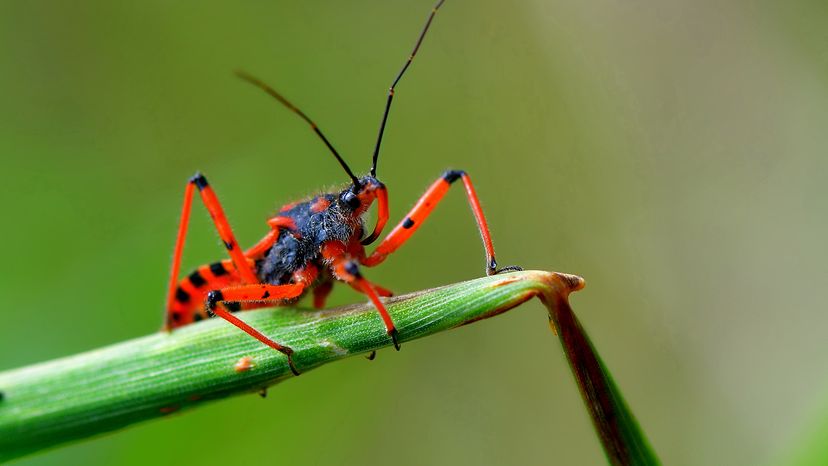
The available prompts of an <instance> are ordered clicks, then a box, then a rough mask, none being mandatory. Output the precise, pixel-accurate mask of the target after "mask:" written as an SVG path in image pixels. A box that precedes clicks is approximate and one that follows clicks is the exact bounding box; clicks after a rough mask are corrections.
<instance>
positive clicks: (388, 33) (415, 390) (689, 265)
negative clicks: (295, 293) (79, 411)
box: [0, 0, 828, 466]
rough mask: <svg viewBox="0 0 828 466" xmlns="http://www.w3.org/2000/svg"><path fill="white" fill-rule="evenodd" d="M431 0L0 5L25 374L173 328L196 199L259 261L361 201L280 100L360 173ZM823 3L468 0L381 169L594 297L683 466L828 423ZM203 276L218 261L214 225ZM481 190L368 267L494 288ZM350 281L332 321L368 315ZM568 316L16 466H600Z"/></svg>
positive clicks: (8, 288) (827, 49) (470, 338)
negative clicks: (352, 312)
mask: <svg viewBox="0 0 828 466" xmlns="http://www.w3.org/2000/svg"><path fill="white" fill-rule="evenodd" d="M431 6H432V5H431V2H430V0H422V1H421V0H416V1H413V0H412V1H404V2H403V1H399V2H382V1H354V2H319V1H308V2H284V1H280V2H262V1H255V2H237V3H234V4H231V5H228V4H224V2H165V1H146V2H139V3H135V2H116V3H113V2H107V1H87V2H61V1H42V2H23V1H11V0H3V1H0V161H2V169H0V177H2V188H0V193H2V194H0V211H2V215H3V217H2V218H3V227H2V228H0V244H2V245H3V246H4V248H3V272H2V280H0V294H2V296H3V303H4V305H3V311H2V313H3V318H2V324H0V369H8V368H13V367H18V366H22V365H26V364H30V363H34V362H37V361H42V360H46V359H50V358H56V357H60V356H64V355H69V354H73V353H77V352H81V351H84V350H88V349H92V348H95V347H99V346H102V345H106V344H110V343H114V342H118V341H121V340H125V339H129V338H132V337H137V336H140V335H144V334H147V333H150V332H154V331H156V330H157V329H158V328H159V325H160V323H161V313H162V306H163V301H164V293H165V281H166V279H167V273H168V266H169V261H170V255H171V251H172V243H173V239H174V234H175V229H176V224H177V218H178V215H179V209H180V201H181V194H182V192H183V188H184V183H185V181H186V179H187V178H188V176H190V175H191V174H192V173H193V172H194V171H195V170H196V169H200V170H203V171H204V172H205V173H206V174H207V175H208V176H209V178H210V180H211V182H212V184H213V185H214V186H215V187H216V189H217V192H218V194H219V196H220V198H221V200H222V201H223V203H224V206H225V209H226V210H227V212H228V215H229V217H230V220H231V222H232V224H233V225H234V227H235V230H236V232H237V234H238V237H239V238H240V241H241V242H242V243H243V244H250V243H252V242H254V241H255V240H257V239H258V238H259V237H261V236H262V235H263V234H264V232H265V231H266V225H265V223H264V220H265V219H266V217H267V215H268V214H270V213H272V212H274V211H275V210H276V209H277V208H278V206H279V205H281V204H282V203H284V202H287V201H290V200H292V199H295V198H298V197H301V196H304V195H306V194H310V193H313V192H315V191H316V190H318V189H322V188H326V187H330V186H335V185H337V184H339V183H342V182H343V181H345V178H344V175H343V174H342V173H341V171H340V169H339V168H338V166H337V164H336V163H335V162H334V161H333V159H332V158H331V157H330V156H329V155H328V153H327V152H326V150H325V148H324V147H323V145H322V144H321V143H320V142H319V141H318V140H317V139H316V138H315V137H314V136H313V134H312V133H311V132H310V131H309V130H308V128H307V127H306V126H305V125H304V123H302V122H301V121H300V120H298V119H297V118H296V117H295V116H294V115H292V114H290V113H289V112H288V111H286V110H285V109H284V108H281V107H280V106H278V105H277V104H276V103H275V102H274V101H272V100H270V99H269V98H267V97H266V96H264V95H263V94H262V93H261V92H259V91H258V90H256V89H254V88H252V87H250V86H248V85H246V84H244V83H242V82H240V81H238V80H236V79H235V78H234V77H233V76H232V73H231V72H232V70H234V69H236V68H239V67H241V68H244V69H246V70H248V71H250V72H251V73H253V74H255V75H257V76H260V77H261V78H262V79H264V80H265V81H267V82H270V83H272V84H273V85H274V86H275V87H276V88H278V89H280V90H281V91H283V92H284V93H285V94H286V95H287V96H288V97H289V98H290V99H292V100H294V101H295V103H297V104H298V105H299V106H301V108H303V109H304V110H305V111H306V112H307V113H308V114H310V115H312V117H313V118H315V119H316V120H317V121H318V122H319V124H320V126H321V127H322V128H323V129H324V130H325V131H326V133H327V134H328V136H329V137H330V139H331V140H332V141H334V143H335V145H336V146H337V147H338V148H339V149H340V151H341V152H342V153H343V154H344V155H345V157H346V158H347V159H348V161H349V162H350V163H351V165H352V166H355V167H357V168H358V169H359V170H360V171H364V170H367V169H368V167H369V164H370V161H369V159H370V154H371V150H372V148H373V144H374V138H375V134H376V129H377V125H378V123H379V119H380V115H381V110H382V105H383V103H384V100H385V90H386V88H387V86H388V85H389V83H390V81H391V79H392V77H393V76H394V73H396V72H397V70H398V68H399V66H400V65H401V64H402V62H403V60H404V59H405V58H406V56H407V54H408V53H409V50H410V47H411V46H412V44H413V41H414V39H415V38H416V34H417V33H418V32H419V29H420V27H421V26H422V23H423V21H424V19H425V17H426V14H427V13H428V11H429V8H431ZM826 31H828V7H826V3H825V2H822V1H808V0H799V1H794V2H774V1H747V0H739V1H731V2H717V1H708V0H702V1H686V0H682V1H666V2H665V1H654V0H646V1H633V2H615V1H609V0H593V1H589V2H574V1H573V2H561V1H551V2H550V1H543V0H537V1H525V2H519V3H518V2H496V1H475V2H470V1H455V0H449V1H448V2H447V3H446V4H445V6H444V8H443V10H442V11H441V12H440V14H439V15H438V17H437V19H436V20H435V23H434V25H433V29H432V31H431V33H430V35H429V37H427V39H426V41H425V44H424V46H423V48H422V50H421V54H420V55H419V56H418V59H417V61H415V63H414V65H413V66H412V68H411V69H410V74H408V75H407V76H406V77H405V79H404V80H403V82H402V83H401V84H400V86H399V88H398V93H397V98H396V99H395V108H394V109H393V112H392V115H391V118H390V123H389V127H388V130H387V133H386V134H387V136H386V139H385V143H384V146H383V149H384V150H383V155H382V159H381V163H380V167H379V175H380V177H381V179H383V181H385V182H386V183H387V184H388V186H390V188H391V211H392V218H393V219H398V218H400V217H401V216H402V215H403V214H404V213H405V211H406V210H407V209H408V208H409V207H410V206H411V205H412V203H413V202H414V200H415V199H416V198H417V197H418V196H419V195H420V194H421V192H422V191H423V190H424V188H425V187H426V186H427V184H428V183H430V182H431V181H432V180H433V179H434V178H435V177H436V176H438V175H439V174H440V173H441V172H442V171H443V170H444V169H446V168H449V167H453V168H463V169H466V170H467V171H469V172H470V173H471V174H472V176H473V178H474V180H475V182H476V184H477V188H478V192H479V194H480V196H481V198H482V200H483V203H484V208H485V209H486V213H487V215H488V217H489V221H490V224H491V228H492V232H493V235H494V240H495V245H496V247H497V251H498V253H499V254H498V258H499V259H500V261H501V263H502V264H504V265H505V264H520V265H522V266H524V267H529V268H540V269H551V270H558V271H564V272H571V273H577V274H581V275H583V276H584V277H585V278H586V280H587V288H586V289H585V290H584V291H583V292H580V293H578V294H577V295H576V296H573V305H574V308H575V310H576V312H577V313H578V314H579V315H580V317H581V319H582V321H583V323H584V325H585V326H586V328H587V329H588V331H589V332H590V334H591V335H592V337H593V339H594V342H595V343H596V345H597V347H598V349H599V350H600V352H601V353H602V355H603V356H604V358H605V360H606V362H607V364H608V366H609V367H610V368H611V370H612V371H613V372H614V374H615V376H616V378H617V381H618V382H619V384H620V386H621V388H622V389H623V391H624V392H625V394H626V396H627V398H628V401H629V402H630V404H631V406H632V407H633V409H634V411H635V412H636V413H637V415H638V417H639V420H640V422H641V423H642V425H643V427H644V429H645V430H646V432H647V433H648V435H649V436H650V439H651V440H652V442H653V444H654V446H655V449H656V451H657V452H658V453H659V454H660V456H661V457H662V459H663V460H664V462H665V464H675V465H690V464H774V463H777V462H784V461H785V459H786V458H787V457H788V455H790V454H791V452H792V451H795V450H796V448H797V446H798V445H799V444H800V443H801V442H802V440H803V439H804V438H805V437H806V436H805V435H803V432H808V431H809V429H810V426H811V425H812V424H813V423H814V422H816V421H817V419H818V418H819V414H820V413H821V412H823V411H824V409H825V407H826V406H828V400H826V396H825V393H826V389H828V372H826V370H825V369H826V357H827V356H828V338H826V337H825V329H826V328H828V327H826V326H828V313H826V306H825V297H826V296H825V288H826V280H827V279H828V266H826V264H828V252H826V242H825V238H826V237H828V220H827V218H828V212H826V208H825V199H826V195H828V186H826V168H828V162H827V161H826V157H825V154H826V149H828V131H826V130H828V85H826V84H828V33H826ZM194 212H195V215H194V218H193V221H194V222H193V224H192V227H191V235H190V242H189V243H188V247H187V250H186V259H185V264H186V265H187V266H195V265H197V264H200V263H204V262H209V261H213V260H215V259H217V258H220V257H222V255H223V249H222V248H221V247H220V246H219V243H218V239H217V237H216V235H215V234H214V232H213V230H212V227H211V225H210V223H209V220H208V217H207V215H205V214H204V210H203V208H202V207H201V206H200V205H198V206H196V207H195V210H194ZM483 262H484V261H483V254H482V250H481V246H480V244H479V239H478V236H477V233H476V231H475V227H474V223H473V221H472V218H471V215H470V213H469V212H468V207H467V206H466V203H465V200H464V199H463V196H462V195H461V193H460V192H455V193H451V194H450V195H449V196H448V197H447V200H446V201H445V203H444V204H443V205H441V207H440V208H439V209H438V210H437V212H436V213H435V215H434V216H433V218H431V219H430V220H429V222H428V224H427V225H426V226H424V227H423V228H422V229H421V230H420V232H419V233H418V234H417V236H416V237H415V238H414V239H413V240H412V241H411V242H410V243H409V244H408V245H406V247H404V248H403V249H401V250H400V252H399V253H397V254H395V255H394V257H393V258H391V259H390V260H388V261H387V262H386V263H385V264H383V266H382V267H379V268H377V269H373V270H371V271H370V277H371V278H374V279H376V280H377V281H379V282H380V283H382V284H384V285H387V286H389V287H391V288H392V289H394V290H396V291H398V292H406V291H414V290H419V289H422V288H426V287H431V286H436V285H441V284H446V283H450V282H456V281H460V280H464V279H470V278H473V277H476V276H479V275H480V274H481V273H482V270H483ZM361 299H362V298H361V297H359V296H357V295H356V294H355V293H353V292H351V291H350V290H347V289H342V288H341V287H340V288H339V289H338V290H337V291H336V293H335V295H334V296H333V304H341V303H349V302H354V301H358V300H361ZM602 456H603V455H602V453H601V451H600V447H599V444H598V442H597V440H596V438H595V436H594V434H593V432H592V430H591V426H590V424H589V420H588V418H587V416H586V414H585V411H584V409H583V406H582V403H581V400H580V398H579V395H578V393H577V389H576V387H575V385H574V383H573V380H572V376H571V375H570V373H569V371H568V369H567V367H566V362H565V360H564V358H563V356H562V353H561V351H560V348H559V346H558V342H557V341H556V340H555V338H554V337H553V336H552V335H551V334H550V332H549V330H548V327H547V323H546V317H545V313H544V310H543V308H542V307H541V306H540V305H539V304H537V303H530V304H527V305H525V306H523V307H521V308H519V309H517V310H515V311H513V312H511V313H508V314H506V315H504V316H501V317H498V318H496V319H492V320H489V321H485V322H481V323H479V324H476V325H473V326H469V327H465V328H462V329H458V330H456V331H453V332H449V333H445V334H442V335H438V336H435V337H432V338H428V339H424V340H420V341H416V342H411V343H408V344H406V345H404V347H403V350H402V351H401V352H400V353H394V352H393V351H388V350H386V351H382V352H381V353H380V354H379V356H378V358H377V360H376V361H374V362H372V363H369V362H367V361H365V360H364V359H363V358H353V359H351V360H347V361H344V362H341V363H337V364H333V365H330V366H327V367H324V368H321V369H319V370H316V371H313V372H310V373H307V374H305V375H303V376H302V377H301V378H299V379H296V380H290V381H288V382H286V383H284V384H282V385H280V386H278V387H276V388H274V389H273V390H271V393H270V396H269V397H268V398H267V399H265V400H262V399H260V398H259V397H257V396H254V395H251V396H243V397H237V398H234V399H230V400H226V401H222V402H219V403H215V404H213V405H209V406H206V407H203V408H201V409H198V410H195V411H193V412H189V413H186V414H183V415H180V416H173V417H171V418H168V419H164V420H160V421H154V422H148V423H145V424H142V425H139V426H136V427H133V428H130V429H128V430H125V431H123V432H120V433H118V434H114V435H107V436H104V437H102V438H99V439H95V440H93V441H87V442H82V443H78V444H74V445H72V446H69V447H65V448H61V449H58V450H55V451H51V452H48V453H45V454H40V455H37V456H33V457H30V458H27V459H25V460H23V461H20V462H19V464H21V465H23V464H25V465H51V464H54V465H58V464H59V465H65V464H86V465H95V464H106V465H110V464H157V465H167V464H169V465H173V464H205V465H207V464H250V463H255V464H362V465H370V464H396V465H400V466H402V465H421V464H527V465H529V464H553V463H554V464H600V463H601V462H602V461H603V458H602Z"/></svg>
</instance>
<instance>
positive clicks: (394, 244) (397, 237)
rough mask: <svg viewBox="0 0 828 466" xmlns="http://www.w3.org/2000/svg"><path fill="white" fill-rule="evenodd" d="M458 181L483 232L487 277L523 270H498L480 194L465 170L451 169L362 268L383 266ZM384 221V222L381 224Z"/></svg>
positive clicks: (368, 258) (512, 267) (364, 260)
mask: <svg viewBox="0 0 828 466" xmlns="http://www.w3.org/2000/svg"><path fill="white" fill-rule="evenodd" d="M457 180H462V181H463V186H464V187H465V188H466V198H467V199H468V201H469V206H470V207H471V209H472V213H473V214H474V219H475V221H476V222H477V229H478V230H479V231H480V237H481V239H482V240H483V248H484V250H485V251H486V275H494V274H496V273H499V272H503V271H507V270H522V269H521V268H520V267H515V266H510V267H504V268H502V269H498V268H497V261H496V260H495V252H494V245H492V237H491V234H490V233H489V225H488V224H487V223H486V217H485V216H484V215H483V209H482V208H481V207H480V200H479V199H478V198H477V193H476V192H475V190H474V185H473V184H472V182H471V178H469V175H468V174H466V172H464V171H462V170H449V171H447V172H445V173H444V174H443V176H441V177H440V178H439V179H438V180H437V181H435V182H434V183H433V184H432V185H431V186H429V188H428V190H426V192H425V194H423V195H422V197H420V199H419V200H418V201H417V204H415V205H414V207H413V208H412V209H411V211H410V212H409V213H408V215H407V216H406V217H405V218H404V219H403V221H401V222H400V223H399V224H398V225H397V226H396V227H394V229H393V230H391V233H389V234H388V236H386V237H385V239H384V240H382V242H381V243H380V244H379V246H377V249H375V250H374V252H373V253H371V255H369V256H368V257H364V258H362V259H361V260H360V262H361V263H362V265H365V266H367V267H373V266H375V265H377V264H380V263H381V262H382V261H384V260H385V258H386V257H387V256H388V255H389V254H391V253H392V252H394V251H396V250H397V249H398V248H399V247H400V246H402V245H403V244H404V243H405V242H406V241H408V239H409V238H410V237H411V235H412V234H414V232H415V231H417V229H418V228H419V227H420V225H421V224H422V223H423V222H424V221H425V219H426V218H428V216H429V215H431V212H432V211H433V210H434V208H435V207H437V204H438V203H439V202H440V201H441V200H442V199H443V196H445V194H446V192H448V190H449V188H450V187H451V185H452V184H453V183H454V182H455V181H457ZM384 220H385V219H382V220H380V221H384Z"/></svg>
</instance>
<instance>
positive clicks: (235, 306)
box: [224, 301, 241, 312]
mask: <svg viewBox="0 0 828 466" xmlns="http://www.w3.org/2000/svg"><path fill="white" fill-rule="evenodd" d="M224 307H226V308H227V310H228V311H230V312H238V311H241V303H240V302H238V301H230V302H227V303H224Z"/></svg>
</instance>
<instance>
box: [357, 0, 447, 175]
mask: <svg viewBox="0 0 828 466" xmlns="http://www.w3.org/2000/svg"><path fill="white" fill-rule="evenodd" d="M443 2H445V0H439V1H438V2H437V4H436V5H434V7H433V8H432V9H431V13H430V14H429V15H428V20H426V23H425V26H423V30H422V32H420V37H418V38H417V43H416V44H414V50H412V51H411V54H410V55H409V56H408V60H407V61H406V62H405V64H404V65H403V67H402V69H401V70H400V72H399V73H397V77H396V78H394V82H393V83H391V87H390V88H388V100H386V102H385V112H383V114H382V123H380V128H379V135H377V145H376V146H375V147H374V158H373V163H372V164H371V176H374V177H375V176H377V159H378V158H379V151H380V145H381V144H382V134H383V133H384V132H385V123H386V122H387V121H388V112H389V111H390V110H391V101H392V100H394V88H395V87H397V83H399V82H400V78H402V77H403V74H405V71H406V70H407V69H408V67H409V66H410V65H411V62H412V61H413V60H414V56H416V55H417V50H419V49H420V44H422V43H423V38H425V35H426V32H428V28H429V27H430V26H431V21H432V20H433V19H434V15H435V14H437V10H438V9H440V7H441V6H443Z"/></svg>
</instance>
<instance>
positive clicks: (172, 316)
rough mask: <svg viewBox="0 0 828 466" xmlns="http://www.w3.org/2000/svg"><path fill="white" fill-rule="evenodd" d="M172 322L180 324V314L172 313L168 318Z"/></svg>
mask: <svg viewBox="0 0 828 466" xmlns="http://www.w3.org/2000/svg"><path fill="white" fill-rule="evenodd" d="M170 318H171V319H172V321H173V322H175V323H178V322H181V313H180V312H173V313H172V315H171V316H170Z"/></svg>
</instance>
